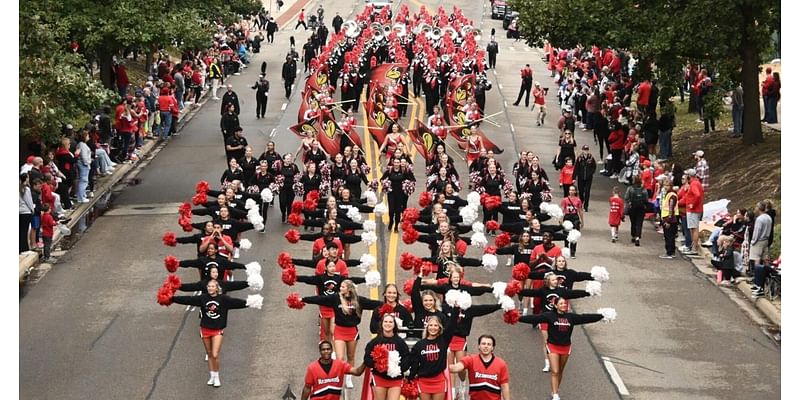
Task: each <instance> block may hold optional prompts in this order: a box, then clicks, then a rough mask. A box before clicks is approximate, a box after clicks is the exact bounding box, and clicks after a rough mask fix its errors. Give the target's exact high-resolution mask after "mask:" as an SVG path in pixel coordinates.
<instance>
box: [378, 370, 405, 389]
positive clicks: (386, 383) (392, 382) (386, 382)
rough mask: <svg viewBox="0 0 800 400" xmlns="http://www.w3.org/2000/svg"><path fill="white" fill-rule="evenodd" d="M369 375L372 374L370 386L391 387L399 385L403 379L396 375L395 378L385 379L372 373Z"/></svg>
mask: <svg viewBox="0 0 800 400" xmlns="http://www.w3.org/2000/svg"><path fill="white" fill-rule="evenodd" d="M371 375H372V386H376V387H382V388H393V387H400V386H402V385H403V379H401V377H398V378H397V379H386V378H383V377H380V376H378V375H376V374H374V373H373V374H371Z"/></svg>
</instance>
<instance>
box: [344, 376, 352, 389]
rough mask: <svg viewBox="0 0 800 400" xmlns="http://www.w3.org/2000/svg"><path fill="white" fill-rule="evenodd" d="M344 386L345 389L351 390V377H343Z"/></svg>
mask: <svg viewBox="0 0 800 400" xmlns="http://www.w3.org/2000/svg"><path fill="white" fill-rule="evenodd" d="M344 385H345V387H347V388H348V389H352V388H353V375H346V376H345V378H344Z"/></svg>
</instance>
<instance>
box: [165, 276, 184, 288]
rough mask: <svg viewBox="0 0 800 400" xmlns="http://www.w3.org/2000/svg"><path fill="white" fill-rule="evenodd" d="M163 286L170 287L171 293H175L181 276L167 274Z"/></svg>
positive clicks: (179, 285)
mask: <svg viewBox="0 0 800 400" xmlns="http://www.w3.org/2000/svg"><path fill="white" fill-rule="evenodd" d="M164 286H165V287H168V288H170V290H172V293H175V292H176V291H177V290H178V288H179V287H181V278H180V277H179V276H178V275H175V274H169V275H167V279H165V280H164Z"/></svg>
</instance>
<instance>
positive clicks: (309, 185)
mask: <svg viewBox="0 0 800 400" xmlns="http://www.w3.org/2000/svg"><path fill="white" fill-rule="evenodd" d="M305 166H306V171H305V172H303V175H301V176H300V180H299V182H300V185H302V186H301V187H302V190H303V200H305V199H306V198H307V197H308V194H309V193H311V191H312V190H319V187H320V185H322V175H320V174H319V172H317V164H315V163H313V162H307V163H306V164H305Z"/></svg>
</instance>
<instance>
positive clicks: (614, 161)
mask: <svg viewBox="0 0 800 400" xmlns="http://www.w3.org/2000/svg"><path fill="white" fill-rule="evenodd" d="M611 166H612V170H611V173H612V174H618V173H619V172H620V171H622V149H619V150H611Z"/></svg>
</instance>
